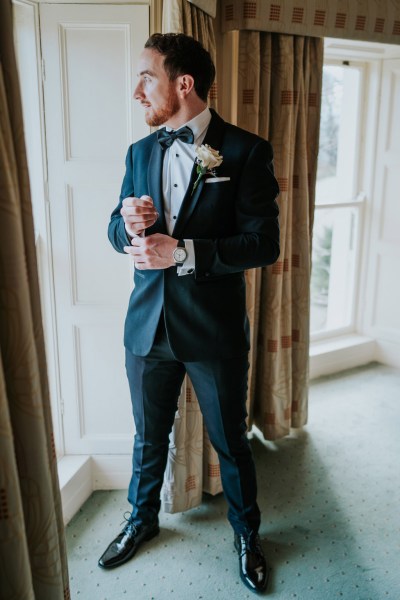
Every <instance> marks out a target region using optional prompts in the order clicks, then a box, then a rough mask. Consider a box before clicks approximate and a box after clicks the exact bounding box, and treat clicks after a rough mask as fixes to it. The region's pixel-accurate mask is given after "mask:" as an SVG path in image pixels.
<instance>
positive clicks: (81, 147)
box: [40, 4, 149, 454]
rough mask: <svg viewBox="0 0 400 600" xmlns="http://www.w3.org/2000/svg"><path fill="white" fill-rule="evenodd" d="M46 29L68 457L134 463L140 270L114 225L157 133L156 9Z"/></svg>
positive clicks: (60, 11) (47, 12) (84, 8)
mask: <svg viewBox="0 0 400 600" xmlns="http://www.w3.org/2000/svg"><path fill="white" fill-rule="evenodd" d="M40 24H41V38H42V52H43V59H44V100H45V122H46V140H47V156H48V178H49V202H50V214H51V235H52V245H53V269H54V285H55V302H56V327H57V342H58V350H59V369H60V395H61V402H62V407H63V424H64V438H65V452H66V453H67V454H129V453H130V452H131V448H132V433H133V426H132V416H131V408H130V399H129V391H128V385H127V381H126V375H125V369H124V351H123V321H124V316H125V312H126V307H127V303H128V298H129V293H130V290H131V279H132V277H131V271H132V265H131V262H130V259H129V258H128V257H124V256H122V255H120V254H117V253H116V252H115V251H114V250H113V249H112V247H111V245H110V244H109V242H108V239H107V224H108V220H109V216H110V213H111V211H112V209H113V208H114V207H115V206H116V204H117V201H118V195H119V190H120V185H121V181H122V177H123V173H124V159H125V154H126V150H127V148H128V145H129V144H130V143H131V142H132V141H134V140H136V139H139V138H140V137H143V136H145V135H147V133H148V128H147V126H146V125H145V124H144V121H143V115H142V114H141V111H140V108H136V107H134V102H133V101H132V90H133V88H134V85H135V79H136V69H135V65H136V60H137V57H138V55H139V53H140V52H141V50H142V48H143V45H144V43H145V41H146V39H147V37H148V31H149V7H148V6H143V5H137V6H134V5H133V6H126V5H125V6H115V5H114V6H105V5H101V6H99V5H80V6H79V5H73V4H70V5H62V4H58V5H57V4H55V5H54V4H53V5H49V4H41V5H40Z"/></svg>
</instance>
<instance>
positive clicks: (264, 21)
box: [219, 0, 400, 44]
mask: <svg viewBox="0 0 400 600" xmlns="http://www.w3.org/2000/svg"><path fill="white" fill-rule="evenodd" d="M219 9H220V17H221V19H220V21H221V30H222V31H223V32H226V31H233V30H240V31H243V30H249V31H267V32H274V33H285V34H290V35H306V36H313V37H335V38H342V39H343V38H344V39H350V40H365V41H369V42H372V41H374V42H381V43H383V44H399V43H400V3H399V1H398V0H390V1H388V0H329V2H328V1H327V0H323V1H317V2H315V1H310V0H272V1H271V2H267V1H266V0H252V1H251V2H248V1H247V0H219Z"/></svg>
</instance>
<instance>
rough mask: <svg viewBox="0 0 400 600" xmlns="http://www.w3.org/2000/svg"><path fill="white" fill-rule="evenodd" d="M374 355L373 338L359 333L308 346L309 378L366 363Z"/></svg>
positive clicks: (372, 358)
mask: <svg viewBox="0 0 400 600" xmlns="http://www.w3.org/2000/svg"><path fill="white" fill-rule="evenodd" d="M373 360H378V359H377V357H376V342H375V340H373V339H371V338H368V337H365V336H361V335H346V336H339V337H337V338H331V339H330V340H328V341H324V342H322V341H321V342H314V343H312V344H311V346H310V379H314V378H315V377H321V376H322V375H331V374H332V373H337V372H339V371H343V370H345V369H351V368H353V367H360V366H361V365H366V364H368V363H369V362H371V361H373Z"/></svg>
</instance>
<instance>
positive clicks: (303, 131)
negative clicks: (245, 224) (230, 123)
mask: <svg viewBox="0 0 400 600" xmlns="http://www.w3.org/2000/svg"><path fill="white" fill-rule="evenodd" d="M322 62H323V40H322V39H320V38H309V37H302V36H291V35H282V34H275V33H265V32H250V31H241V32H240V33H239V85H238V103H237V106H238V115H237V117H238V118H237V122H238V125H239V126H241V127H243V128H244V129H248V130H249V131H253V132H254V133H257V134H258V135H260V136H261V137H263V138H266V139H269V140H270V141H271V143H272V146H273V148H274V155H275V159H274V163H275V172H276V176H277V179H278V181H279V185H280V189H281V194H280V196H279V206H280V225H281V255H280V257H279V260H278V262H277V263H275V264H274V265H272V266H269V267H264V268H263V269H257V270H251V271H248V272H247V274H246V275H247V283H248V297H247V303H248V311H249V316H250V320H251V331H252V337H253V346H252V354H251V373H250V385H249V388H250V399H251V408H252V410H251V416H252V420H253V422H254V423H255V425H257V426H258V428H259V429H260V430H261V431H262V433H263V435H264V436H265V438H267V439H269V440H275V439H277V438H280V437H283V436H285V435H287V434H288V433H289V432H290V428H291V427H301V426H302V425H304V424H305V423H306V422H307V399H308V348H309V312H310V297H309V286H310V266H311V233H312V225H313V211H314V195H315V180H316V170H317V154H318V138H319V119H320V99H321V85H322Z"/></svg>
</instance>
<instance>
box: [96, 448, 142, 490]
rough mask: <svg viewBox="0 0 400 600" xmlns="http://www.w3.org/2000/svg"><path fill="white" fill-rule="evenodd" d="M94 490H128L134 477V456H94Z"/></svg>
mask: <svg viewBox="0 0 400 600" xmlns="http://www.w3.org/2000/svg"><path fill="white" fill-rule="evenodd" d="M92 475H93V489H94V490H123V489H126V490H127V489H128V485H129V482H130V479H131V475H132V456H131V455H130V454H129V455H128V454H117V455H114V456H111V455H99V454H96V455H94V456H92Z"/></svg>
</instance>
